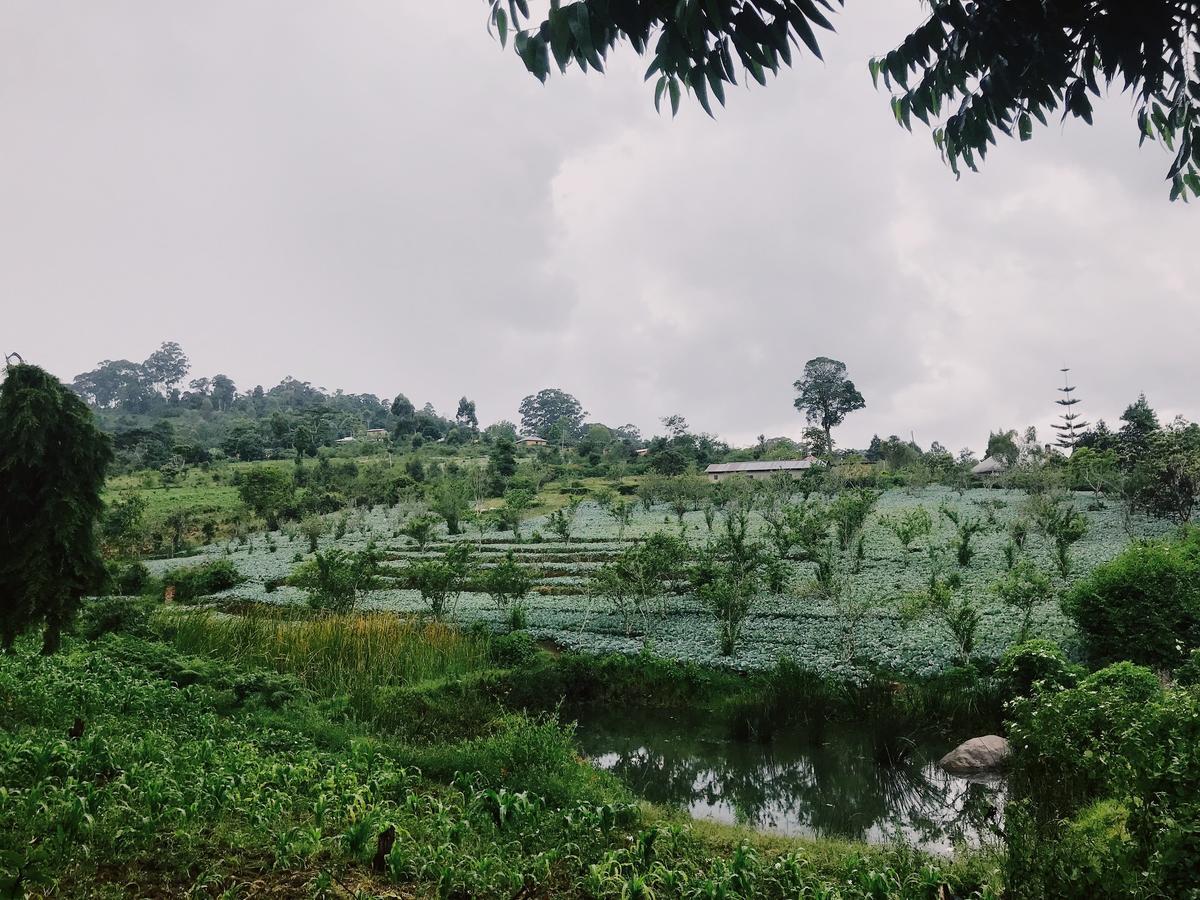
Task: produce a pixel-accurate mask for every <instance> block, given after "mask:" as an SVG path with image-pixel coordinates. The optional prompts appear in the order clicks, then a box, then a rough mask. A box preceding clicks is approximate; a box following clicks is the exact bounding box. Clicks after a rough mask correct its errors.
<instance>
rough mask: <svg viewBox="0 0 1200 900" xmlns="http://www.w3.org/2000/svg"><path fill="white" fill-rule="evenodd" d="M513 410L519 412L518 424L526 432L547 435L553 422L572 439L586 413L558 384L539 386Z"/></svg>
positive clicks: (564, 434) (552, 426)
mask: <svg viewBox="0 0 1200 900" xmlns="http://www.w3.org/2000/svg"><path fill="white" fill-rule="evenodd" d="M517 411H518V412H519V413H520V414H521V428H522V430H524V432H525V433H526V434H535V435H540V436H541V437H548V435H549V432H550V430H551V428H554V427H555V426H557V427H558V428H560V429H561V430H562V436H563V437H564V438H570V439H574V438H575V437H576V435H578V434H579V430H580V428H582V426H583V417H584V416H585V415H587V413H585V412H584V411H583V407H582V406H580V405H579V401H578V400H576V399H575V398H574V397H572V396H571V395H570V394H568V393H567V392H566V391H563V390H560V389H559V388H543V389H542V390H540V391H538V392H537V393H536V394H530V395H529V396H528V397H526V398H525V399H524V400H522V401H521V405H520V407H518V409H517Z"/></svg>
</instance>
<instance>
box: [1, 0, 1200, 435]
mask: <svg viewBox="0 0 1200 900" xmlns="http://www.w3.org/2000/svg"><path fill="white" fill-rule="evenodd" d="M921 16H922V10H921V6H920V4H919V3H918V2H916V0H852V2H851V3H849V4H848V9H847V10H846V11H845V13H843V14H841V15H839V16H838V17H837V20H836V22H837V25H838V27H839V33H838V34H837V35H829V36H827V37H825V39H824V41H823V43H824V47H825V50H826V53H825V57H826V61H825V63H821V62H819V61H817V60H815V59H812V58H811V57H805V58H802V59H801V60H800V61H799V63H798V65H797V67H796V68H795V69H792V70H788V71H785V72H784V73H783V74H782V75H781V77H780V78H779V79H777V80H776V81H774V82H773V83H770V84H769V85H768V87H766V88H759V87H757V86H755V87H754V88H752V89H741V90H734V91H732V92H731V94H730V97H729V106H728V108H727V109H726V110H725V111H724V112H720V113H719V114H718V116H717V120H716V121H712V120H710V119H708V118H707V117H706V116H704V115H703V113H702V112H701V111H700V110H699V108H698V107H686V106H685V108H684V109H683V110H682V111H681V112H680V114H679V116H678V118H676V119H675V120H672V119H671V118H670V117H669V116H660V115H657V114H656V113H655V112H654V108H653V103H652V90H651V88H652V85H645V84H643V82H642V81H641V75H640V73H641V72H642V71H643V70H644V68H645V65H646V62H645V61H639V60H638V59H637V58H636V57H635V56H634V55H633V53H632V51H630V50H629V49H628V48H627V47H626V48H625V49H624V50H623V51H621V52H619V54H618V56H617V58H615V59H614V60H613V64H612V66H611V71H610V72H609V73H608V74H607V75H605V76H596V75H582V74H580V73H579V72H578V71H575V70H572V71H571V72H569V73H568V75H567V76H565V77H559V76H555V77H552V78H551V80H550V82H549V83H548V84H547V85H545V86H542V85H540V84H538V82H537V81H536V80H534V79H533V78H532V77H531V76H529V75H528V74H526V73H525V71H524V69H523V67H522V66H521V64H520V61H519V60H518V59H517V58H516V57H515V56H514V55H513V54H512V52H511V48H510V50H509V51H508V52H502V51H501V50H500V48H499V46H498V44H496V43H495V41H494V40H493V39H492V38H490V37H489V36H488V34H487V31H486V29H485V24H486V22H485V18H486V7H485V5H484V4H483V3H482V2H478V0H443V2H438V3H431V2H428V0H421V2H418V0H336V2H335V0H322V2H314V0H270V2H267V0H189V2H182V0H138V2H130V0H124V2H122V0H106V2H104V3H96V2H94V0H73V2H67V0H63V2H54V0H4V2H3V12H2V14H0V123H2V125H0V128H2V139H0V307H2V310H3V315H2V317H0V341H2V344H3V350H4V351H6V352H7V351H11V350H17V351H19V352H21V353H22V354H23V355H24V357H25V358H26V359H27V360H29V361H33V362H37V363H39V364H41V365H43V366H45V367H46V368H48V369H50V370H52V371H53V372H55V373H56V374H58V375H59V376H61V377H63V378H64V379H70V378H72V377H73V376H74V375H76V374H77V373H79V372H81V371H84V370H86V369H89V368H92V367H93V366H94V364H95V363H96V362H97V361H99V360H101V359H120V358H128V359H133V360H141V359H144V358H145V357H146V356H147V355H148V354H149V353H150V352H151V351H152V350H154V349H155V348H156V347H157V346H158V344H159V343H161V342H162V341H164V340H175V341H179V342H180V343H181V344H182V345H183V347H184V349H185V350H186V351H187V352H188V354H189V355H190V356H191V359H192V362H193V376H197V375H201V374H203V375H211V374H214V373H216V372H224V373H227V374H228V375H230V376H231V377H233V378H234V380H235V381H236V382H237V383H238V386H239V387H240V388H243V389H245V388H248V387H251V386H253V385H254V384H258V383H261V384H263V385H266V386H270V385H272V384H275V383H277V382H278V381H279V380H280V379H281V378H283V377H284V376H285V375H293V376H295V377H297V378H300V379H302V380H308V381H312V382H313V383H314V384H317V385H320V386H324V387H326V388H329V389H334V388H338V387H341V388H344V389H346V390H347V391H352V392H372V393H377V394H379V395H381V396H389V397H390V396H392V395H394V394H395V393H396V392H397V391H403V392H404V393H406V394H407V395H408V396H409V397H410V398H411V399H413V400H414V401H415V402H416V403H417V404H418V405H419V404H421V403H423V402H424V401H426V400H429V401H432V402H433V403H434V405H435V406H436V407H437V408H438V409H439V410H440V411H442V412H443V413H449V414H453V412H454V408H455V404H456V403H457V399H458V397H459V396H461V395H463V394H466V395H468V396H470V397H472V398H473V399H475V400H476V401H477V403H478V408H479V414H480V418H481V419H482V420H483V421H484V422H485V423H486V422H490V421H494V420H497V419H501V418H508V419H514V420H515V419H516V407H517V404H518V402H519V401H520V398H521V397H523V396H524V395H526V394H529V393H533V392H534V391H536V390H537V389H539V388H542V387H546V386H558V387H562V388H563V389H565V390H568V391H570V392H572V393H573V394H575V395H576V396H577V397H578V398H579V399H580V401H581V402H582V403H583V405H584V408H585V409H587V410H588V411H589V412H590V414H591V418H592V419H593V420H599V421H603V422H606V423H609V424H613V425H617V424H622V423H624V422H633V423H635V424H637V425H638V426H639V427H641V428H642V429H643V431H645V432H647V433H649V432H652V431H654V430H655V429H656V428H657V427H658V418H659V417H660V416H663V415H667V414H670V413H679V414H682V415H684V416H685V417H686V418H687V419H688V421H689V422H690V423H691V425H692V427H693V429H695V430H704V431H711V432H716V433H718V434H720V435H722V436H723V437H725V438H726V439H728V440H731V441H734V442H749V441H751V440H753V438H754V437H755V436H756V435H758V434H759V433H760V432H765V433H766V434H767V435H769V436H770V435H784V434H786V435H792V436H799V434H800V432H801V431H802V429H803V425H804V423H803V421H802V419H801V417H800V416H799V415H798V414H797V413H796V412H795V411H794V410H793V408H792V399H793V396H794V392H793V390H792V382H793V381H794V380H795V379H796V378H797V377H799V375H800V374H801V371H802V369H803V365H804V362H805V360H807V359H809V358H811V357H814V356H819V355H824V356H833V357H836V358H838V359H842V360H844V361H845V362H846V363H847V365H848V366H849V370H850V375H851V377H852V378H853V379H854V380H855V382H856V384H857V385H858V387H859V390H860V391H861V392H862V393H863V395H864V396H865V397H866V400H867V408H866V409H865V410H864V411H862V412H858V413H854V414H853V415H852V416H850V417H849V419H848V420H847V423H846V425H845V426H844V427H843V428H842V429H841V430H840V432H839V433H838V434H837V435H835V438H836V439H837V440H838V441H839V443H842V444H845V445H859V446H863V445H865V444H866V442H867V440H869V438H870V436H871V434H872V433H873V432H878V433H880V434H882V435H884V436H886V435H887V434H890V433H898V434H901V435H904V436H907V435H909V433H910V432H911V433H913V434H915V436H916V439H917V441H918V442H919V443H921V444H922V445H926V446H927V445H928V444H929V442H930V441H932V440H940V441H942V442H943V443H944V444H946V445H948V446H950V447H951V448H952V449H957V448H959V447H961V446H964V445H966V446H971V447H974V448H976V449H977V450H978V449H980V448H981V447H982V446H983V444H984V443H986V440H987V434H988V430H989V429H991V428H998V427H1001V426H1004V427H1023V426H1025V425H1027V424H1038V425H1041V426H1043V427H1044V426H1045V425H1047V424H1048V423H1049V422H1050V420H1051V419H1052V418H1053V417H1054V414H1055V412H1056V408H1055V407H1054V406H1053V400H1054V398H1055V396H1056V394H1055V387H1056V386H1057V385H1058V384H1059V381H1058V379H1059V377H1060V376H1059V373H1058V369H1059V368H1060V367H1061V366H1063V365H1070V366H1071V367H1072V368H1073V370H1074V375H1075V379H1076V381H1077V383H1078V386H1079V387H1078V393H1077V396H1079V397H1081V398H1082V400H1083V402H1082V403H1081V404H1080V407H1079V408H1080V410H1081V411H1082V412H1083V414H1084V415H1085V416H1086V417H1087V418H1089V419H1092V420H1094V419H1095V418H1096V417H1098V416H1105V417H1108V418H1109V420H1110V422H1111V421H1112V420H1113V419H1115V418H1116V417H1117V416H1118V415H1119V414H1120V412H1121V410H1122V409H1123V408H1124V406H1125V405H1126V404H1127V403H1128V402H1130V401H1131V400H1132V399H1134V397H1136V395H1137V393H1138V392H1139V391H1145V393H1146V394H1147V395H1148V397H1149V398H1150V401H1151V402H1152V403H1153V404H1154V405H1155V406H1156V407H1158V408H1159V409H1160V410H1161V411H1163V412H1164V413H1166V414H1167V415H1174V414H1176V413H1182V414H1184V415H1186V416H1188V417H1190V418H1200V400H1198V399H1197V396H1196V390H1195V385H1196V382H1197V376H1198V375H1200V371H1198V370H1200V362H1198V358H1200V357H1198V354H1197V349H1198V348H1197V345H1198V342H1200V292H1198V289H1197V285H1200V277H1198V276H1200V252H1197V248H1198V239H1200V208H1195V206H1196V205H1195V204H1193V205H1192V206H1191V207H1185V206H1184V205H1183V204H1181V203H1176V204H1171V203H1169V202H1168V201H1167V189H1166V185H1165V184H1164V182H1163V180H1162V179H1163V175H1164V174H1165V171H1166V169H1167V166H1168V165H1169V158H1168V156H1167V154H1166V153H1165V152H1164V151H1163V150H1161V149H1159V148H1156V147H1152V146H1147V147H1145V148H1143V149H1142V150H1140V151H1139V150H1138V149H1137V132H1136V126H1135V125H1134V123H1133V122H1132V120H1131V117H1130V108H1131V107H1130V102H1129V100H1128V98H1127V97H1124V96H1119V95H1114V96H1113V97H1112V98H1111V99H1110V100H1109V101H1107V102H1105V103H1103V104H1100V105H1099V107H1098V116H1097V126H1096V127H1095V128H1087V127H1086V126H1083V125H1082V124H1080V123H1075V122H1071V123H1068V124H1067V125H1066V126H1065V127H1062V126H1059V125H1057V124H1053V125H1052V126H1051V127H1050V128H1048V129H1045V130H1043V131H1039V132H1038V134H1037V135H1036V137H1035V140H1034V141H1032V142H1031V143H1028V144H1018V143H1015V142H1011V143H1002V144H1001V145H1000V146H999V147H998V148H997V149H996V150H995V151H994V152H993V154H992V155H991V157H990V158H989V159H988V162H987V164H986V166H985V167H984V170H983V172H982V174H980V175H970V174H968V175H966V176H964V177H963V179H962V180H961V181H958V182H956V181H955V180H954V178H953V176H952V175H951V174H950V172H949V170H948V169H947V168H946V167H945V166H944V165H943V164H942V162H941V161H940V159H939V157H938V155H937V153H936V151H935V149H934V148H933V146H932V142H931V141H930V139H929V134H928V131H926V130H922V129H921V128H919V127H918V128H916V130H915V131H914V133H913V134H908V133H907V132H904V131H903V130H901V129H900V128H898V127H897V126H896V125H895V122H894V120H893V119H892V117H891V112H890V110H889V108H888V102H887V96H886V94H883V93H880V92H876V91H875V90H874V89H873V88H872V85H871V80H870V77H869V75H868V73H867V66H866V61H867V58H868V57H869V56H870V55H871V54H872V53H876V52H879V51H882V50H886V49H889V48H891V47H892V46H893V45H895V44H896V43H898V42H899V41H900V40H901V39H902V38H903V37H904V35H905V34H906V33H907V30H906V29H907V28H908V27H911V26H912V25H915V24H916V23H918V22H919V21H920V19H921Z"/></svg>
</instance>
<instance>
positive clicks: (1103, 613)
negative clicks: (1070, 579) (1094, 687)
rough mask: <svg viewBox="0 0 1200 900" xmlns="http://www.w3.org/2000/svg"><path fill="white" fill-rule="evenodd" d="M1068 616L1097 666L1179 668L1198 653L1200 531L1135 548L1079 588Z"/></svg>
mask: <svg viewBox="0 0 1200 900" xmlns="http://www.w3.org/2000/svg"><path fill="white" fill-rule="evenodd" d="M1063 608H1064V609H1065V610H1066V612H1067V613H1068V614H1069V615H1070V616H1071V617H1072V618H1074V619H1075V621H1076V623H1078V625H1079V629H1080V631H1082V632H1083V636H1084V641H1085V644H1086V647H1087V652H1088V655H1089V657H1091V659H1092V660H1093V661H1094V662H1096V663H1098V664H1103V663H1109V662H1115V661H1118V660H1123V659H1128V660H1132V661H1133V662H1136V663H1139V664H1142V665H1148V666H1155V667H1159V668H1166V669H1173V668H1175V667H1176V666H1178V665H1179V664H1180V663H1182V662H1183V660H1184V655H1185V652H1186V651H1187V650H1189V649H1190V648H1192V647H1197V646H1200V531H1197V530H1192V531H1189V532H1187V533H1186V534H1184V535H1183V536H1182V537H1179V538H1175V539H1168V540H1163V541H1157V542H1146V543H1139V544H1135V545H1133V546H1132V547H1130V548H1129V549H1127V550H1126V551H1125V552H1124V553H1122V554H1121V555H1120V556H1118V557H1117V558H1116V559H1114V560H1112V561H1111V562H1109V563H1107V564H1105V565H1102V566H1099V567H1098V568H1096V569H1095V570H1093V571H1092V573H1091V574H1090V575H1089V576H1088V577H1086V578H1084V579H1083V580H1082V581H1080V582H1079V583H1078V584H1076V585H1075V587H1074V589H1073V590H1072V591H1071V593H1070V594H1069V595H1068V596H1067V598H1066V600H1064V602H1063Z"/></svg>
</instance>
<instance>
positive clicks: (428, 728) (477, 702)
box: [374, 676, 501, 744]
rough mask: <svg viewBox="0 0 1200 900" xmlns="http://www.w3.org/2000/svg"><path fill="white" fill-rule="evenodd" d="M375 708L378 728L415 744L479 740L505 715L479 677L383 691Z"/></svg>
mask: <svg viewBox="0 0 1200 900" xmlns="http://www.w3.org/2000/svg"><path fill="white" fill-rule="evenodd" d="M484 681H486V677H485V678H484ZM374 707H375V711H376V712H375V721H374V724H375V726H376V727H377V728H381V729H384V730H386V731H390V732H393V733H394V734H396V736H397V737H399V738H401V739H402V740H404V741H406V742H408V743H413V744H436V743H445V742H453V741H461V740H465V739H471V738H477V737H480V736H482V735H484V734H486V733H488V731H489V730H490V728H491V725H492V723H493V721H495V720H496V719H497V718H498V717H499V716H500V715H501V709H500V705H499V703H498V702H497V701H496V699H495V698H494V696H493V695H492V691H491V690H490V689H489V687H488V685H487V684H485V683H483V682H481V679H480V677H477V676H467V677H464V678H439V679H436V680H434V681H426V682H421V683H419V684H414V685H401V686H395V687H383V688H380V689H379V690H378V691H376V694H375V702H374Z"/></svg>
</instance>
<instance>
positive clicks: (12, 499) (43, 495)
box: [0, 363, 112, 653]
mask: <svg viewBox="0 0 1200 900" xmlns="http://www.w3.org/2000/svg"><path fill="white" fill-rule="evenodd" d="M111 458H112V449H111V446H110V444H109V441H108V438H107V437H106V436H105V435H103V434H102V433H101V432H100V431H99V429H97V428H96V425H95V422H94V421H93V418H92V413H91V411H90V410H89V409H88V408H87V406H86V405H85V404H84V403H83V401H82V400H80V399H79V398H78V397H77V396H76V395H75V394H73V393H72V392H71V391H69V390H67V388H66V387H64V386H63V385H62V383H61V382H59V381H58V379H57V378H55V377H54V376H52V375H50V374H48V373H47V372H45V371H43V370H42V369H39V368H38V367H37V366H33V365H28V364H26V363H19V364H17V365H13V366H9V367H8V368H7V377H6V378H5V380H4V383H3V385H0V645H3V648H4V649H5V650H6V651H8V650H11V648H12V645H13V641H14V640H15V639H16V638H17V636H18V635H19V634H21V633H22V632H24V631H25V630H27V629H28V628H30V627H32V626H34V625H36V624H37V623H39V622H41V623H44V625H45V633H44V636H43V640H42V652H43V653H53V652H54V651H55V650H56V649H58V644H59V638H60V635H61V632H62V629H63V628H64V627H65V626H66V625H67V624H68V622H69V621H70V619H71V617H72V616H73V615H74V613H75V610H76V609H77V608H78V606H79V601H80V599H81V598H82V597H83V596H84V594H86V593H87V592H89V591H92V590H95V589H97V588H98V587H99V586H100V584H101V582H102V580H103V577H104V565H103V562H102V560H101V558H100V550H99V546H98V544H97V541H96V527H95V526H96V522H97V520H98V519H99V517H100V514H101V511H102V510H103V504H102V502H101V500H100V491H101V489H102V488H103V486H104V473H105V470H106V468H107V466H108V463H109V461H110V460H111Z"/></svg>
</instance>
